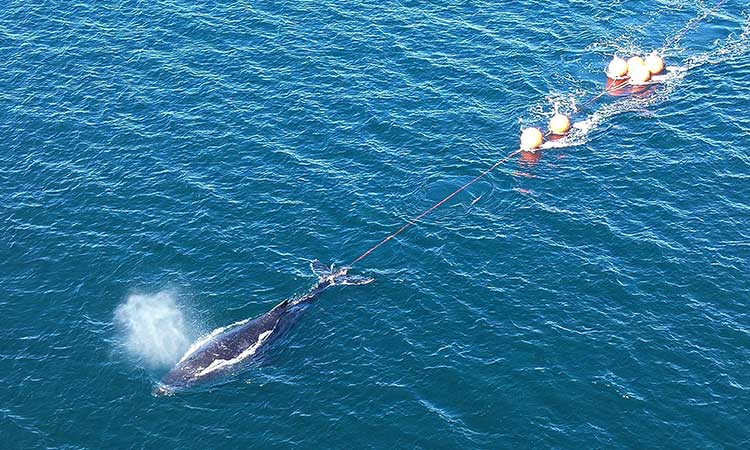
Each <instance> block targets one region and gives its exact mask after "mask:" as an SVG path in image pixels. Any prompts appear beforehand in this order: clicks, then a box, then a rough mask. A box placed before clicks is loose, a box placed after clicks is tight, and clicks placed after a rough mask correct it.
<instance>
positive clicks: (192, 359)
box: [153, 260, 373, 396]
mask: <svg viewBox="0 0 750 450" xmlns="http://www.w3.org/2000/svg"><path fill="white" fill-rule="evenodd" d="M310 267H311V269H312V271H313V273H314V274H315V275H316V276H317V277H318V281H317V283H316V284H315V285H314V286H312V287H311V288H310V289H309V290H308V291H307V292H305V293H304V294H302V295H300V296H297V297H293V298H289V299H286V300H284V301H282V302H281V303H279V304H277V305H276V306H274V307H273V308H272V309H271V310H270V311H268V312H266V313H265V314H262V315H260V316H258V317H255V318H253V319H245V320H241V321H239V322H235V323H233V324H231V325H227V326H225V327H221V328H217V329H216V330H214V331H212V332H211V333H209V334H208V335H207V336H204V337H203V338H201V339H198V340H197V341H196V342H195V343H193V344H192V345H191V346H190V348H189V349H188V350H187V352H185V354H184V355H183V356H182V358H180V360H179V361H178V362H177V363H176V364H175V366H174V367H173V368H172V369H171V370H170V371H169V372H168V373H167V374H166V375H165V376H164V377H163V378H162V379H161V381H159V382H158V383H157V385H156V387H155V388H154V390H153V394H154V395H156V396H164V395H173V394H174V393H176V392H178V391H182V390H185V389H188V388H190V387H193V386H196V385H199V384H202V383H205V382H207V381H209V380H213V379H216V378H217V377H221V376H222V375H227V374H228V373H231V372H232V371H234V370H236V369H237V368H238V366H239V365H240V364H243V363H246V362H248V361H251V360H253V359H254V358H257V357H258V356H259V355H261V354H262V352H263V350H264V349H265V348H267V347H268V346H269V345H270V344H271V343H272V342H274V341H276V340H277V339H279V338H280V337H282V336H283V335H284V334H285V333H286V332H287V331H288V330H289V329H290V328H292V326H294V324H295V323H296V322H297V321H298V319H299V318H300V316H301V314H302V312H303V311H304V310H305V308H306V306H307V305H309V304H310V303H312V302H314V301H315V300H316V299H318V298H319V297H320V295H321V294H322V293H323V291H325V290H326V289H328V288H329V287H331V286H335V285H362V284H367V283H370V282H372V281H373V279H372V278H369V277H363V276H359V275H350V274H349V273H348V272H349V268H347V267H344V268H339V269H336V268H334V266H333V265H331V266H327V265H325V264H323V263H321V262H320V261H317V260H315V261H313V262H312V263H311V264H310Z"/></svg>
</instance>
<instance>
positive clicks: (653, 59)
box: [645, 52, 664, 75]
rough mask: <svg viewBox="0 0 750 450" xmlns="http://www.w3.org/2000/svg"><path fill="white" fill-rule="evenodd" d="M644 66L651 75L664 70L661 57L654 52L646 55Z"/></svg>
mask: <svg viewBox="0 0 750 450" xmlns="http://www.w3.org/2000/svg"><path fill="white" fill-rule="evenodd" d="M645 63H646V68H647V69H648V71H649V72H651V75H658V74H660V73H661V72H662V71H663V70H664V60H663V59H661V57H660V56H659V55H657V54H656V52H653V53H651V54H650V55H648V56H647V57H646V61H645Z"/></svg>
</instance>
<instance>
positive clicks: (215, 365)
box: [196, 330, 273, 377]
mask: <svg viewBox="0 0 750 450" xmlns="http://www.w3.org/2000/svg"><path fill="white" fill-rule="evenodd" d="M271 333H273V330H268V331H264V332H263V333H261V334H260V335H259V336H258V342H256V343H255V344H253V345H251V346H250V347H248V348H247V349H246V350H245V351H243V352H242V353H240V354H239V355H237V356H236V357H234V358H232V359H216V360H214V361H212V362H211V364H209V365H208V367H206V368H205V369H202V370H201V371H200V372H198V373H196V376H198V377H202V376H204V375H207V374H209V373H211V372H214V371H216V370H219V369H222V368H224V367H229V366H233V365H235V364H237V363H238V362H240V361H242V360H243V359H245V358H247V357H249V356H252V355H254V354H255V352H256V351H258V349H259V348H260V346H261V345H263V342H265V340H266V339H267V338H268V336H270V335H271Z"/></svg>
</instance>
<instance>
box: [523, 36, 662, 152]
mask: <svg viewBox="0 0 750 450" xmlns="http://www.w3.org/2000/svg"><path fill="white" fill-rule="evenodd" d="M663 71H664V60H663V59H662V58H661V56H659V55H658V53H657V52H656V51H654V52H652V53H651V54H650V55H648V56H646V58H642V57H640V56H638V55H634V56H631V57H630V58H628V59H627V60H625V59H623V58H620V57H619V56H617V55H615V56H614V57H613V58H612V61H610V62H609V65H607V78H608V83H607V86H608V87H607V90H610V89H611V88H610V87H609V86H612V87H613V88H614V89H616V88H618V87H620V86H623V85H624V84H625V83H628V84H631V85H641V84H645V83H648V82H649V81H650V80H651V77H652V76H654V75H658V74H660V73H661V72H663ZM548 128H549V134H550V135H551V136H554V137H560V136H564V135H565V134H567V133H568V131H569V130H570V117H568V116H566V115H565V114H560V113H559V112H555V115H554V116H552V118H551V119H550V121H549V125H548ZM543 143H544V134H543V133H542V131H541V130H540V129H539V128H535V127H529V128H524V129H523V130H521V150H522V151H525V152H533V151H535V150H537V149H538V148H539V147H541V146H542V144H543Z"/></svg>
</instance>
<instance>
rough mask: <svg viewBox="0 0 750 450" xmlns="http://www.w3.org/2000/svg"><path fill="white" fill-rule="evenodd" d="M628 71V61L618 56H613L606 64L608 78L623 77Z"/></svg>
mask: <svg viewBox="0 0 750 450" xmlns="http://www.w3.org/2000/svg"><path fill="white" fill-rule="evenodd" d="M627 73H628V63H627V62H625V60H624V59H622V58H620V57H619V56H614V57H613V58H612V61H610V62H609V65H608V66H607V76H608V77H609V78H619V77H624V76H625V75H626V74H627Z"/></svg>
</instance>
